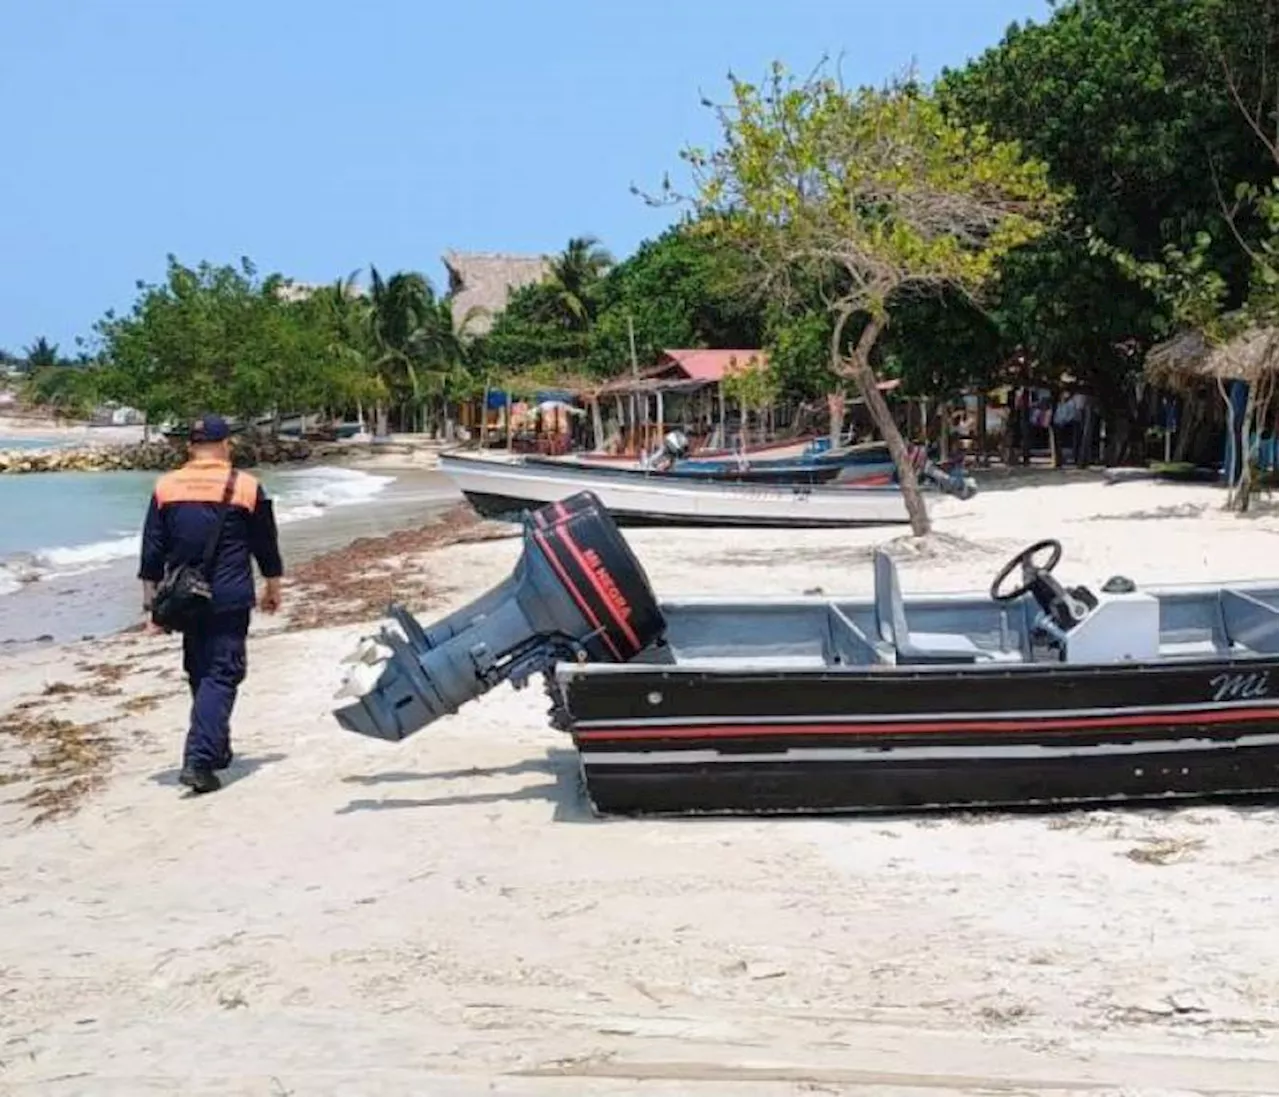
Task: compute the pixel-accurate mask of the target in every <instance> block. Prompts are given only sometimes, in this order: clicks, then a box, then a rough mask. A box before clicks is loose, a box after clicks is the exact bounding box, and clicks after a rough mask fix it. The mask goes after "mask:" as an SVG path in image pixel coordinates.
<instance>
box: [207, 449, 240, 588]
mask: <svg viewBox="0 0 1280 1097" xmlns="http://www.w3.org/2000/svg"><path fill="white" fill-rule="evenodd" d="M237 475H238V474H237V472H236V470H235V469H232V470H231V473H230V475H229V476H228V477H227V486H226V487H225V488H224V489H223V491H222V504H221V506H220V507H219V510H218V524H217V525H215V526H214V527H213V533H212V534H210V535H209V540H208V541H207V542H206V543H205V546H204V565H203V571H204V575H205V578H206V579H208V578H209V572H210V571H212V570H213V559H214V557H215V556H217V554H218V545H219V543H220V542H221V541H222V529H223V527H224V526H225V525H226V524H227V513H228V512H229V511H230V510H231V497H232V495H234V494H235V490H236V476H237Z"/></svg>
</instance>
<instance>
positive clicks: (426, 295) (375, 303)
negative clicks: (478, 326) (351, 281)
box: [369, 265, 436, 430]
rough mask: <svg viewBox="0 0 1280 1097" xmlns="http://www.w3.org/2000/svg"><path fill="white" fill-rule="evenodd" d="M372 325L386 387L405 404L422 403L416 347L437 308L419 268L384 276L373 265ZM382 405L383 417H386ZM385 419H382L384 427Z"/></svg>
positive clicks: (376, 367) (376, 364) (370, 315)
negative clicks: (387, 276)
mask: <svg viewBox="0 0 1280 1097" xmlns="http://www.w3.org/2000/svg"><path fill="white" fill-rule="evenodd" d="M369 281H370V297H371V302H370V305H371V308H370V312H369V321H370V329H371V333H372V336H373V343H374V348H375V353H376V358H375V363H374V366H375V369H376V370H377V373H378V376H379V377H380V378H381V380H382V382H383V384H384V386H385V387H386V389H387V390H388V391H389V392H391V393H393V394H395V395H397V396H399V397H400V398H401V399H400V401H399V402H400V403H401V404H402V405H409V406H410V408H412V407H416V406H418V405H420V403H421V400H422V398H423V393H424V389H423V385H422V382H421V381H420V379H419V377H418V371H417V369H416V366H415V351H416V348H417V346H418V345H419V344H420V342H421V338H422V332H423V330H424V329H426V328H428V327H430V326H431V322H432V315H433V313H434V312H435V309H436V296H435V291H434V290H432V288H431V283H430V282H428V281H427V279H426V278H425V277H424V276H423V275H421V274H419V273H417V272H416V271H397V272H396V273H395V274H393V275H392V276H391V277H390V278H387V279H383V277H382V275H381V274H380V273H379V272H378V268H377V267H374V266H372V265H371V266H370V267H369ZM382 416H383V412H382V409H381V408H380V409H379V417H380V418H382ZM384 427H385V423H382V422H380V423H379V429H380V430H381V429H383V428H384Z"/></svg>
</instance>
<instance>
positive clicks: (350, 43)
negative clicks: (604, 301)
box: [0, 0, 1049, 353]
mask: <svg viewBox="0 0 1280 1097" xmlns="http://www.w3.org/2000/svg"><path fill="white" fill-rule="evenodd" d="M1048 14H1049V8H1048V5H1047V3H1046V0H897V2H894V3H887V4H886V3H883V2H875V3H871V2H865V0H864V2H862V3H857V2H855V3H848V2H845V3H840V2H837V0H646V2H644V3H634V2H628V0H505V2H504V0H455V2H454V3H438V2H436V3H432V2H428V0H368V2H367V3H365V4H363V5H362V4H360V3H357V2H352V0H346V2H344V3H335V2H333V0H311V2H308V3H303V2H302V0H252V2H251V0H0V102H3V104H4V115H3V117H4V121H3V124H2V125H0V134H2V135H3V140H4V157H3V165H2V166H0V347H3V348H7V349H9V350H11V351H15V352H16V351H19V350H20V349H21V348H22V347H23V346H25V345H27V344H29V343H30V342H32V341H33V340H34V339H35V338H36V336H38V335H42V334H43V335H47V336H48V337H49V338H50V339H51V340H54V341H57V342H58V343H60V344H61V346H62V350H63V351H64V352H67V353H69V352H72V351H73V349H74V348H73V346H72V340H73V339H74V337H75V336H76V335H86V336H87V335H88V334H89V331H90V328H91V325H92V323H93V322H94V320H96V319H97V318H98V317H99V316H101V314H102V313H103V312H104V311H105V310H106V309H107V308H109V307H114V308H117V309H123V308H127V307H128V306H129V304H130V303H131V302H132V300H133V297H134V283H135V281H136V280H138V279H146V280H154V279H157V278H159V277H160V276H161V275H162V273H163V270H164V261H165V255H166V253H168V252H174V253H176V254H177V255H178V257H179V258H180V259H182V260H183V261H184V262H192V263H194V262H196V261H198V260H199V259H202V258H207V259H210V260H212V261H215V262H227V261H234V260H235V259H236V258H237V257H238V256H240V255H248V256H249V257H251V258H252V259H253V260H254V261H255V262H256V263H257V264H258V266H259V268H260V269H261V270H262V271H264V272H268V271H274V270H278V271H281V272H282V273H284V274H286V275H288V276H290V277H294V278H297V279H299V280H300V281H330V280H332V279H333V278H336V277H338V276H340V275H344V274H347V273H349V272H351V271H353V270H355V269H356V268H367V266H368V264H369V263H370V262H372V263H375V264H376V265H377V266H378V267H379V268H380V269H381V270H383V272H384V273H385V272H387V271H390V270H395V269H399V268H413V269H417V270H422V271H424V272H425V273H426V274H427V275H428V277H430V278H431V280H432V281H433V282H434V283H435V284H436V286H437V287H438V288H440V287H442V286H443V284H444V271H443V269H442V267H441V266H440V259H439V257H440V255H441V253H442V252H444V251H445V250H447V249H449V248H455V249H458V250H461V251H509V252H527V253H533V254H538V253H546V252H553V251H557V250H559V249H560V248H562V247H563V245H564V242H565V241H566V240H567V239H568V238H569V237H570V236H573V235H578V234H583V233H589V234H593V235H596V236H598V237H600V238H601V240H602V241H603V242H604V243H605V244H606V245H607V246H608V247H609V248H610V249H611V250H612V251H613V252H614V254H615V255H617V256H619V257H622V256H625V255H626V254H627V253H628V252H630V251H631V250H632V249H633V248H634V247H635V245H636V244H638V243H639V242H640V241H641V240H642V239H644V238H645V237H647V236H652V235H654V234H655V233H657V232H660V231H661V230H662V228H663V227H664V225H665V224H666V223H667V222H668V221H669V220H670V213H669V211H667V212H664V211H656V210H652V209H649V208H648V207H646V206H645V205H644V204H643V203H642V202H641V201H640V200H639V199H638V198H635V197H633V196H632V195H631V194H630V193H629V190H628V188H629V186H630V185H631V184H632V183H633V182H634V183H637V184H639V185H642V186H656V185H657V184H658V183H659V181H660V180H661V178H662V174H663V172H664V170H671V171H672V172H673V175H675V174H676V173H677V170H678V168H679V161H678V159H677V153H678V151H679V149H680V148H681V147H682V146H684V145H685V144H687V143H690V142H699V141H701V142H710V141H711V140H712V139H713V138H714V128H713V126H712V124H711V119H710V118H709V116H708V113H707V111H706V110H705V109H704V108H702V107H700V106H699V98H700V95H701V94H702V93H703V92H709V93H712V94H714V95H718V94H719V93H721V92H722V91H723V89H724V88H725V75H726V73H727V72H728V71H729V70H730V69H731V68H732V69H733V71H734V72H736V73H738V74H739V75H742V76H746V77H756V76H760V75H763V74H764V72H765V71H766V68H767V66H768V64H769V62H770V61H771V60H773V59H774V58H777V59H780V60H782V61H784V62H785V63H787V64H788V65H789V66H791V67H792V68H794V69H797V70H802V69H807V68H809V67H811V66H812V65H813V64H814V63H815V62H816V61H817V60H818V59H819V58H820V57H821V56H822V54H823V53H824V52H825V53H829V54H831V55H833V56H834V55H837V54H841V53H843V55H844V61H843V70H844V73H845V76H846V79H848V80H850V81H853V82H863V81H865V82H871V83H877V82H879V81H880V80H882V79H883V78H884V77H886V76H888V75H890V74H892V73H894V72H897V71H900V70H901V69H902V68H903V67H904V66H906V65H908V64H910V63H911V62H913V61H914V62H915V63H916V65H917V66H918V68H919V70H920V72H921V74H922V75H924V76H932V75H934V74H936V73H937V72H938V70H939V69H941V68H942V67H943V66H947V65H951V66H955V65H960V64H963V62H964V61H965V60H966V59H967V58H969V57H971V56H974V55H976V54H977V53H979V52H981V50H982V49H984V48H985V47H987V46H989V45H992V44H994V43H995V42H996V41H998V40H999V38H1000V36H1001V35H1002V34H1003V33H1004V30H1005V28H1006V27H1007V26H1008V25H1009V23H1010V22H1011V21H1013V20H1015V19H1018V20H1021V19H1025V18H1034V19H1036V20H1042V19H1044V18H1046V17H1047V15H1048Z"/></svg>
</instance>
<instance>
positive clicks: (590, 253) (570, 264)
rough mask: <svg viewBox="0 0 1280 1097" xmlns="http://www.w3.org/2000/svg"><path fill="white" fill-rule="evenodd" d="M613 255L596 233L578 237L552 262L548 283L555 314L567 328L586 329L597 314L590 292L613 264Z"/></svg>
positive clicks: (546, 283)
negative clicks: (595, 235) (597, 237)
mask: <svg viewBox="0 0 1280 1097" xmlns="http://www.w3.org/2000/svg"><path fill="white" fill-rule="evenodd" d="M612 266H613V256H612V255H610V254H609V252H608V251H607V250H606V249H605V248H604V247H602V246H601V244H600V241H599V240H597V239H596V238H595V237H594V236H575V237H573V239H571V240H570V241H569V243H568V245H567V246H566V247H565V249H564V251H563V252H561V253H560V254H559V255H557V256H556V257H555V258H554V259H552V260H551V261H550V269H549V270H548V271H547V277H546V279H545V283H544V284H545V285H546V286H547V288H548V289H549V290H550V291H551V298H550V303H551V306H552V309H553V310H554V313H555V316H554V317H548V319H558V320H560V321H561V322H562V323H563V324H564V325H565V326H566V327H569V328H575V329H577V330H585V329H586V328H587V327H589V326H590V324H591V320H592V318H593V316H594V311H595V310H594V302H593V301H592V299H591V291H592V289H593V288H594V287H595V285H596V283H597V282H599V281H600V279H601V278H602V277H604V274H605V272H606V271H608V269H609V268H610V267H612Z"/></svg>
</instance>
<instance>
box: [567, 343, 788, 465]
mask: <svg viewBox="0 0 1280 1097" xmlns="http://www.w3.org/2000/svg"><path fill="white" fill-rule="evenodd" d="M767 367H768V355H767V354H766V353H765V352H764V351H763V350H758V349H727V350H711V349H705V348H678V349H674V350H663V352H662V354H661V356H660V357H659V359H658V361H657V362H655V363H654V364H653V365H651V366H648V367H646V368H644V369H639V370H634V371H633V372H632V373H630V374H627V375H624V376H621V377H618V378H615V379H614V380H612V381H608V382H605V383H604V384H603V385H601V386H600V387H599V388H597V389H596V390H595V392H593V393H592V394H591V395H590V401H591V414H592V421H593V423H594V424H595V428H596V429H595V434H596V438H597V443H596V444H597V447H599V448H602V449H606V450H609V451H610V452H615V453H643V452H646V451H648V450H651V449H653V448H655V447H656V446H659V445H661V444H662V439H663V436H664V435H665V434H666V433H667V432H668V431H669V430H673V429H675V428H677V427H678V428H679V429H681V430H683V431H684V432H685V433H686V434H687V435H688V436H689V440H690V442H691V443H692V445H693V447H694V448H695V449H696V448H699V447H701V446H711V447H721V446H725V445H726V444H727V440H729V439H730V438H731V436H732V434H733V433H734V432H735V431H737V432H741V430H742V425H743V421H744V419H745V411H746V409H743V408H735V407H733V406H731V402H730V401H729V400H728V399H727V398H726V394H725V388H724V380H725V377H726V376H727V375H728V374H729V373H730V372H732V371H734V370H742V369H765V368H767Z"/></svg>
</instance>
